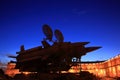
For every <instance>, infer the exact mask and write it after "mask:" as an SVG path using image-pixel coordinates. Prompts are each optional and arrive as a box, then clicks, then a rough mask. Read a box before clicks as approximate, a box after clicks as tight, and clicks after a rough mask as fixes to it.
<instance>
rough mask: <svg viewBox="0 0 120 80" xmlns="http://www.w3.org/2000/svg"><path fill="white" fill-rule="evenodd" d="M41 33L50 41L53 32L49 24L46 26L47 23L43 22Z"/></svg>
mask: <svg viewBox="0 0 120 80" xmlns="http://www.w3.org/2000/svg"><path fill="white" fill-rule="evenodd" d="M43 33H44V34H45V36H46V39H47V40H49V41H52V37H53V32H52V29H51V28H50V26H48V25H47V24H44V25H43Z"/></svg>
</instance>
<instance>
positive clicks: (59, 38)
mask: <svg viewBox="0 0 120 80" xmlns="http://www.w3.org/2000/svg"><path fill="white" fill-rule="evenodd" d="M54 34H55V37H56V39H57V42H63V41H64V37H63V34H62V32H61V31H60V30H58V29H56V30H55V32H54Z"/></svg>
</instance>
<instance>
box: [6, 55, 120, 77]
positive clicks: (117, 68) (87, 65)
mask: <svg viewBox="0 0 120 80" xmlns="http://www.w3.org/2000/svg"><path fill="white" fill-rule="evenodd" d="M15 65H16V64H15V63H12V62H10V63H8V65H7V69H6V71H5V74H7V75H9V76H14V75H15V74H20V72H19V69H14V68H15ZM80 69H81V70H82V71H88V72H90V73H93V74H94V75H96V76H99V77H106V76H107V77H120V55H117V56H115V57H113V58H111V59H109V60H106V61H92V62H81V64H80V63H79V62H77V65H73V66H72V67H71V69H70V70H69V71H68V72H69V73H79V72H80Z"/></svg>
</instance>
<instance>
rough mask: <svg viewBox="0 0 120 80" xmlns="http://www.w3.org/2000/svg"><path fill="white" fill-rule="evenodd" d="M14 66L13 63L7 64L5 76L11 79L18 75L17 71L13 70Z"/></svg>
mask: <svg viewBox="0 0 120 80" xmlns="http://www.w3.org/2000/svg"><path fill="white" fill-rule="evenodd" d="M15 66H16V64H15V63H11V62H9V63H8V64H7V68H6V70H5V74H7V75H8V76H11V77H13V76H15V74H20V72H19V69H15Z"/></svg>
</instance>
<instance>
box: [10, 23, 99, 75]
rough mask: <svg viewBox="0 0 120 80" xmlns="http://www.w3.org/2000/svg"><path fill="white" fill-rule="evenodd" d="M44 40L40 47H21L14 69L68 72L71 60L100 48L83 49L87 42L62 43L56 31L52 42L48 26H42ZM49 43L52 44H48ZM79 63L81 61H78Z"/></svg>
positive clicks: (59, 34) (50, 30)
mask: <svg viewBox="0 0 120 80" xmlns="http://www.w3.org/2000/svg"><path fill="white" fill-rule="evenodd" d="M43 33H44V34H45V36H46V37H45V38H44V39H43V40H42V41H41V43H42V46H38V47H34V48H31V49H28V50H25V49H24V45H22V46H21V48H20V51H19V52H16V54H17V56H15V57H14V56H11V57H12V58H16V60H17V61H16V68H17V69H20V71H29V72H43V73H58V72H60V71H68V70H69V69H70V67H71V66H72V64H73V62H72V58H73V57H76V58H79V59H81V57H82V56H83V55H86V53H88V52H92V51H94V50H97V49H99V48H101V47H96V46H95V47H85V46H86V45H87V44H88V43H89V42H74V43H72V42H64V37H63V34H62V32H61V31H60V30H58V29H56V30H55V31H54V35H55V38H56V40H55V41H54V40H53V31H52V29H51V28H50V26H49V25H47V24H45V25H43ZM49 42H52V44H50V43H49ZM79 62H81V60H79Z"/></svg>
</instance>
